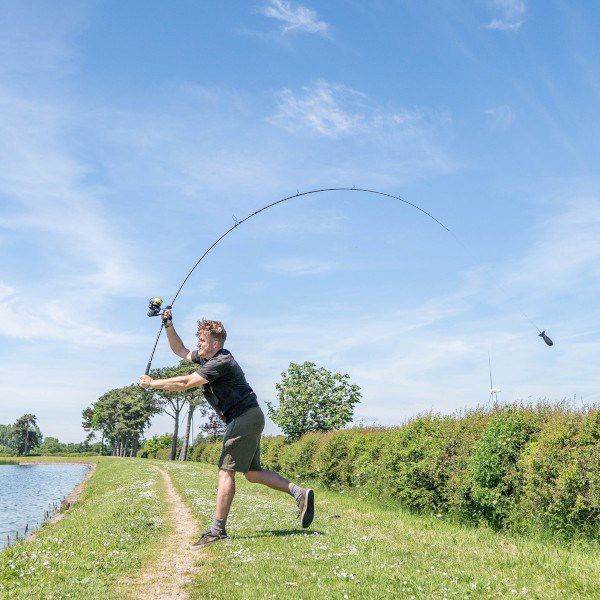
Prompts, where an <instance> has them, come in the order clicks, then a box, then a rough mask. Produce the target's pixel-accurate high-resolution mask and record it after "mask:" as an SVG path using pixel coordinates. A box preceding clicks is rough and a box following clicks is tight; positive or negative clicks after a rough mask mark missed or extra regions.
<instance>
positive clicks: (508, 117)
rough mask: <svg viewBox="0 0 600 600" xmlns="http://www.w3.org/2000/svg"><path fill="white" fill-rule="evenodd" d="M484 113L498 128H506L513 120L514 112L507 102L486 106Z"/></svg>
mask: <svg viewBox="0 0 600 600" xmlns="http://www.w3.org/2000/svg"><path fill="white" fill-rule="evenodd" d="M485 114H486V115H487V116H488V117H489V119H490V123H491V125H492V126H493V127H495V128H499V129H506V128H507V127H509V126H510V125H511V124H512V122H513V121H514V120H515V112H514V110H513V109H512V108H511V107H510V106H508V105H507V104H503V105H501V106H493V107H491V108H488V109H486V110H485Z"/></svg>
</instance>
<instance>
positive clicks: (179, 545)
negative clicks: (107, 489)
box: [120, 465, 199, 600]
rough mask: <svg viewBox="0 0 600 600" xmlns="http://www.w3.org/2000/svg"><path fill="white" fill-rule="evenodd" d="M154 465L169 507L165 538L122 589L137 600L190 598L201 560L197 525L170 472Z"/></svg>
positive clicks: (127, 579) (125, 581) (123, 582)
mask: <svg viewBox="0 0 600 600" xmlns="http://www.w3.org/2000/svg"><path fill="white" fill-rule="evenodd" d="M152 466H154V465H152ZM154 467H155V468H156V470H157V471H158V472H159V473H160V476H161V479H162V487H163V497H164V499H165V501H166V504H167V509H168V510H167V515H166V527H167V530H166V537H165V538H164V540H163V541H162V542H161V543H160V548H159V550H158V552H157V553H156V555H155V557H154V559H153V560H152V561H150V562H147V563H146V564H145V565H144V566H143V568H142V570H141V571H140V572H139V573H138V574H136V575H134V576H132V577H127V578H126V579H125V580H123V581H122V583H121V586H120V592H121V593H122V594H123V596H125V597H127V598H136V599H137V600H176V599H183V598H188V593H187V589H186V588H187V586H188V585H189V583H190V582H191V581H192V579H193V577H194V571H195V568H194V567H195V564H196V562H197V560H198V553H197V551H195V550H192V549H191V547H190V546H191V544H192V543H193V542H194V541H195V540H196V539H197V538H198V535H199V533H198V524H197V521H196V519H195V518H194V516H193V514H192V511H191V510H190V509H189V508H188V506H187V505H186V504H185V503H184V502H183V501H182V499H181V497H180V495H179V494H178V492H177V490H176V489H175V487H174V486H173V483H172V481H171V478H170V476H169V475H168V473H167V472H166V471H165V470H164V469H162V468H160V467H158V466H154Z"/></svg>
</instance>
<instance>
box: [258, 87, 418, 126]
mask: <svg viewBox="0 0 600 600" xmlns="http://www.w3.org/2000/svg"><path fill="white" fill-rule="evenodd" d="M270 122H271V123H273V124H275V125H278V126H280V127H282V128H284V129H286V130H287V131H292V132H293V131H302V130H307V131H311V132H313V133H316V134H318V135H320V136H324V137H331V138H336V137H340V136H343V135H352V134H365V133H369V134H370V133H372V132H373V131H375V130H380V131H384V130H388V129H389V128H391V129H395V130H397V131H404V132H415V131H418V130H419V129H421V128H422V126H423V124H424V123H423V122H424V118H423V114H422V113H421V111H419V110H410V109H407V108H399V109H396V110H384V109H382V108H380V107H378V106H376V105H375V104H374V103H373V101H372V100H371V99H370V98H369V97H368V96H367V94H365V93H363V92H361V91H358V90H355V89H353V88H351V87H348V86H346V85H342V84H339V83H330V82H328V81H325V80H323V79H319V80H317V81H315V82H314V83H312V84H310V85H306V86H303V87H302V89H301V91H300V92H299V93H297V92H293V91H292V90H290V89H288V88H285V89H283V90H281V91H279V92H278V93H277V111H276V113H275V114H274V115H273V116H272V117H270Z"/></svg>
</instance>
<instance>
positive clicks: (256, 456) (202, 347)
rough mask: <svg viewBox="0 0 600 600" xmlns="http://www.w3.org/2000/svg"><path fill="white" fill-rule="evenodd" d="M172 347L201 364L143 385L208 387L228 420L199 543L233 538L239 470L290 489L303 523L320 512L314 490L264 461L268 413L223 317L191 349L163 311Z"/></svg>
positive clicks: (205, 327)
mask: <svg viewBox="0 0 600 600" xmlns="http://www.w3.org/2000/svg"><path fill="white" fill-rule="evenodd" d="M162 318H163V323H164V325H165V329H166V330H167V337H168V339H169V345H170V346H171V350H173V352H174V353H175V354H176V355H177V356H179V357H180V358H183V359H184V360H187V361H188V362H192V363H197V364H198V365H200V368H199V369H198V370H197V371H196V372H195V373H192V374H191V375H184V376H181V377H170V378H169V379H152V378H151V377H150V376H149V375H142V377H140V385H141V386H142V387H145V388H155V389H161V390H169V391H180V390H189V389H191V388H194V387H202V391H203V392H204V397H205V398H206V400H207V401H208V403H209V404H210V405H211V406H212V407H213V408H214V409H215V411H216V412H217V414H218V415H219V416H220V417H221V418H222V419H223V420H224V421H225V423H227V429H226V431H225V435H224V436H223V450H222V452H221V458H220V459H219V486H218V489H217V507H216V510H215V519H214V521H213V524H212V526H211V527H210V529H207V530H206V531H205V532H204V533H203V534H202V535H201V536H200V539H199V540H198V541H197V542H196V543H195V544H193V546H192V547H193V548H202V547H204V546H207V545H208V544H211V543H213V542H217V541H219V540H224V539H227V537H228V536H227V532H226V528H225V526H226V523H227V516H228V515H229V510H230V508H231V503H232V501H233V497H234V495H235V474H236V473H243V474H244V476H245V477H246V479H247V480H248V481H250V482H251V483H261V484H263V485H266V486H268V487H270V488H273V489H275V490H280V491H281V492H287V493H289V494H290V495H291V496H293V498H294V499H295V500H296V503H297V505H298V509H299V516H300V518H301V522H302V527H308V526H309V525H310V524H311V523H312V520H313V516H314V493H313V490H311V489H304V488H301V487H299V486H297V485H296V484H294V483H291V482H290V481H288V480H287V479H285V478H284V477H282V476H281V475H279V474H278V473H275V471H269V470H266V469H262V468H261V466H260V436H261V434H262V431H263V429H264V426H265V416H264V414H263V412H262V410H261V408H260V406H259V405H258V402H257V399H256V394H255V393H254V392H253V391H252V388H251V387H250V386H249V385H248V382H247V381H246V377H245V376H244V372H243V371H242V369H241V368H240V366H239V365H238V363H237V362H236V360H235V359H234V358H233V355H232V354H231V352H229V350H226V349H225V348H223V345H224V343H225V339H226V337H227V332H226V331H225V328H224V327H223V324H222V323H221V322H220V321H208V320H206V319H202V321H198V331H197V336H198V343H197V346H198V350H193V351H191V350H188V349H187V348H186V347H185V346H184V345H183V342H182V341H181V338H180V337H179V335H178V334H177V332H176V331H175V327H174V326H173V322H172V312H171V310H169V309H166V310H165V311H164V312H163V315H162Z"/></svg>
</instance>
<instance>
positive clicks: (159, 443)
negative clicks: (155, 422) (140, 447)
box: [144, 433, 171, 458]
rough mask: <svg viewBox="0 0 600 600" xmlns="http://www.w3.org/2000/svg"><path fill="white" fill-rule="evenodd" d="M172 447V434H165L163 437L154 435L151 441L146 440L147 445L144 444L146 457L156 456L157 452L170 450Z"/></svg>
mask: <svg viewBox="0 0 600 600" xmlns="http://www.w3.org/2000/svg"><path fill="white" fill-rule="evenodd" d="M170 445H171V434H170V433H165V434H163V435H154V436H152V437H151V438H150V439H149V440H146V443H145V444H144V454H145V457H148V456H149V455H152V456H154V455H155V454H156V451H157V450H160V449H161V448H168V447H169V446H170ZM145 457H144V458H145Z"/></svg>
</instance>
